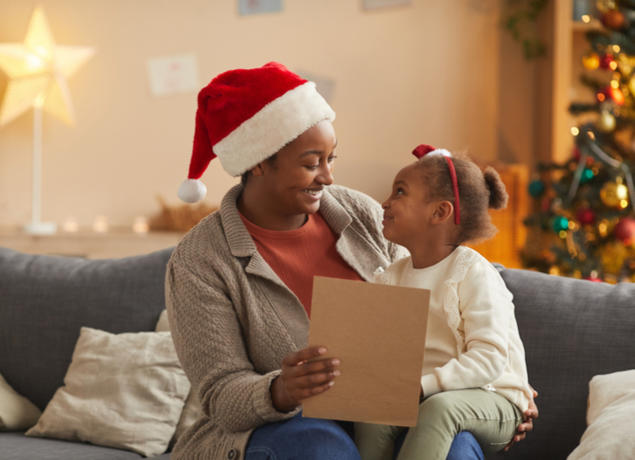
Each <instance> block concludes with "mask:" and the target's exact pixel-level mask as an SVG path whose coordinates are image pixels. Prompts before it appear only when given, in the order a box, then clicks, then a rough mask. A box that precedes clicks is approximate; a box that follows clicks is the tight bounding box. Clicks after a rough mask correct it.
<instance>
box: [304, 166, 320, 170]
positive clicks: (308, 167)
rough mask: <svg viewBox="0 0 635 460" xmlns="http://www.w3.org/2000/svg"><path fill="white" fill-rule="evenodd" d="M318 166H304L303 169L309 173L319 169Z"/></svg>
mask: <svg viewBox="0 0 635 460" xmlns="http://www.w3.org/2000/svg"><path fill="white" fill-rule="evenodd" d="M319 166H320V165H305V166H304V167H305V168H306V169H308V170H309V171H315V170H316V169H318V168H319Z"/></svg>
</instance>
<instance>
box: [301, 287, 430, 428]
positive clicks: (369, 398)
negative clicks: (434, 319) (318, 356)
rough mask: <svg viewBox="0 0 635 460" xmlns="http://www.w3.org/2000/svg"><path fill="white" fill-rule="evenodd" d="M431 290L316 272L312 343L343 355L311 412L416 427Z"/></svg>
mask: <svg viewBox="0 0 635 460" xmlns="http://www.w3.org/2000/svg"><path fill="white" fill-rule="evenodd" d="M429 299H430V291H429V290H427V289H416V288H409V287H400V286H388V285H382V284H372V283H365V282H362V281H351V280H343V279H336V278H325V277H318V276H316V277H315V278H314V281H313V303H312V305H311V328H310V331H309V345H323V346H325V347H326V348H327V349H328V352H327V355H326V356H328V357H336V358H339V359H340V360H341V364H340V371H341V372H342V373H341V375H340V376H338V377H336V378H335V385H333V387H331V388H330V389H329V390H327V391H325V392H324V393H321V394H319V395H316V396H313V397H311V398H308V399H305V400H304V401H303V411H302V413H303V415H304V416H305V417H316V418H327V419H335V420H349V421H360V422H369V423H380V424H387V425H398V426H415V425H416V424H417V415H418V411H419V392H420V388H421V383H420V382H421V369H422V367H423V350H424V346H425V337H426V326H427V319H428V303H429Z"/></svg>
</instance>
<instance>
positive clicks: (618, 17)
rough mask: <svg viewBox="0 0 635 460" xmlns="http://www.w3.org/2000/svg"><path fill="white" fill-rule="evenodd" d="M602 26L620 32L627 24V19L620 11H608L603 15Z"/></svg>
mask: <svg viewBox="0 0 635 460" xmlns="http://www.w3.org/2000/svg"><path fill="white" fill-rule="evenodd" d="M602 24H603V25H604V27H607V28H609V29H613V30H619V29H621V28H622V27H624V24H626V18H625V17H624V14H623V13H622V12H621V11H620V10H617V9H613V10H608V11H607V12H606V13H604V14H603V15H602Z"/></svg>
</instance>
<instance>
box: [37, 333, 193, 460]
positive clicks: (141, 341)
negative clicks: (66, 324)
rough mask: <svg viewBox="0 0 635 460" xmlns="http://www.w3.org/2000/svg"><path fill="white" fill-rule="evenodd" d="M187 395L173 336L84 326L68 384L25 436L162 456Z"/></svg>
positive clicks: (76, 347)
mask: <svg viewBox="0 0 635 460" xmlns="http://www.w3.org/2000/svg"><path fill="white" fill-rule="evenodd" d="M188 391H189V382H188V380H187V377H186V376H185V373H184V372H183V370H182V369H181V366H180V365H179V361H178V359H177V357H176V352H175V350H174V344H173V343H172V337H171V336H170V334H169V333H167V332H136V333H123V334H111V333H109V332H105V331H100V330H97V329H91V328H86V327H83V328H81V331H80V335H79V339H78V340H77V344H76V345H75V351H74V352H73V358H72V362H71V364H70V366H69V368H68V371H67V372H66V376H65V377H64V386H62V387H60V388H59V389H58V390H57V391H56V392H55V395H54V396H53V399H51V401H50V402H49V404H48V405H47V406H46V408H45V409H44V413H43V414H42V416H41V417H40V419H39V421H38V422H37V424H36V425H35V426H34V427H33V428H31V429H30V430H29V431H27V433H26V435H27V436H43V437H50V438H60V439H67V440H80V441H87V442H90V443H93V444H98V445H102V446H108V447H114V448H119V449H127V450H131V451H133V452H137V453H139V454H141V455H145V456H148V457H149V456H155V455H160V454H162V453H163V452H165V450H166V448H167V447H168V443H169V442H170V438H172V435H173V434H174V429H175V428H176V424H177V422H178V420H179V417H180V415H181V411H182V409H183V404H184V402H185V397H186V396H187V393H188Z"/></svg>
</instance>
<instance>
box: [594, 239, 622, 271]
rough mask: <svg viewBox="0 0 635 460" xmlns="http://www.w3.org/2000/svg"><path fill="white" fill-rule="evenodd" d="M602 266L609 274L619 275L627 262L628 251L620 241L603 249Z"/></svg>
mask: <svg viewBox="0 0 635 460" xmlns="http://www.w3.org/2000/svg"><path fill="white" fill-rule="evenodd" d="M601 251H602V255H601V256H600V258H601V260H602V266H603V267H604V270H605V271H606V272H607V273H611V274H613V275H617V274H619V272H620V270H621V269H622V266H623V265H624V261H625V260H626V255H627V249H626V247H624V245H623V244H622V243H620V242H619V241H617V242H613V243H609V244H607V245H606V246H604V248H602V249H601Z"/></svg>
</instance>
